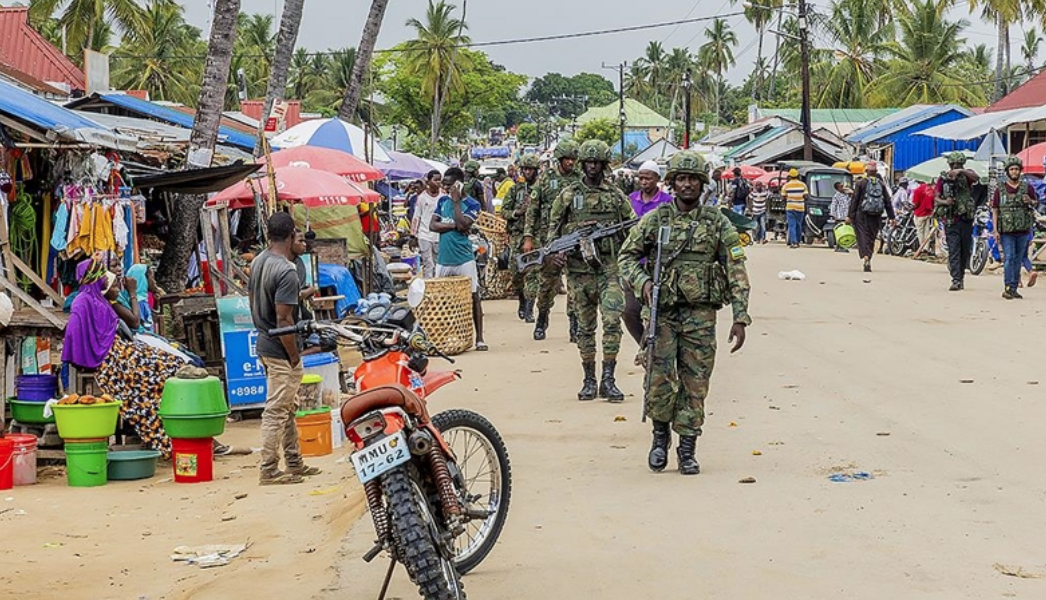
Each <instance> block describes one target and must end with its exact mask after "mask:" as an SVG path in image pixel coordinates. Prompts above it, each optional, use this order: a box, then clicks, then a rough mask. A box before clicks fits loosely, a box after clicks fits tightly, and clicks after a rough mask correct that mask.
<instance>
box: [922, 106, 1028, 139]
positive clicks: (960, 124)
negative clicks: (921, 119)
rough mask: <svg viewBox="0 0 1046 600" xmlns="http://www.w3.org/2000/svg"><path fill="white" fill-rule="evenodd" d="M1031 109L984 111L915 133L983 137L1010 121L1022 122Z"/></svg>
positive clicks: (959, 137)
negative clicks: (981, 113) (980, 113)
mask: <svg viewBox="0 0 1046 600" xmlns="http://www.w3.org/2000/svg"><path fill="white" fill-rule="evenodd" d="M1033 110H1034V109H1028V108H1014V109H1010V110H1004V111H1001V112H993V113H984V114H983V115H976V116H973V117H969V118H967V119H962V120H961V121H952V122H951V123H945V124H943V125H937V126H936V127H931V128H929V129H925V130H923V131H920V132H918V133H917V134H916V135H925V136H928V137H934V138H938V139H943V140H972V139H975V138H981V137H984V136H985V135H987V134H988V133H990V132H991V131H1002V130H1004V129H1006V127H1007V126H1008V125H1009V124H1010V123H1023V122H1024V121H1022V120H1021V118H1022V117H1023V116H1025V114H1026V113H1030V112H1032V111H1033ZM1033 116H1037V115H1033Z"/></svg>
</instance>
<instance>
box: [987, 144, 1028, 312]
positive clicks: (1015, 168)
mask: <svg viewBox="0 0 1046 600" xmlns="http://www.w3.org/2000/svg"><path fill="white" fill-rule="evenodd" d="M1023 171H1024V163H1023V162H1022V161H1021V159H1020V158H1017V157H1016V156H1011V157H1009V158H1008V159H1006V180H1005V181H1000V182H999V186H998V187H997V188H996V189H995V195H994V197H993V198H992V217H993V220H992V222H993V223H995V240H996V242H998V244H999V247H1000V248H1001V249H1002V262H1003V274H1004V276H1003V281H1004V283H1003V285H1004V288H1003V291H1002V297H1003V298H1005V299H1007V300H1013V299H1017V300H1020V299H1022V298H1024V296H1022V295H1021V294H1020V292H1018V291H1017V286H1018V285H1020V283H1021V265H1022V264H1023V263H1024V261H1025V259H1027V258H1028V242H1029V237H1028V233H1030V232H1031V230H1032V228H1034V227H1035V207H1036V206H1037V205H1038V204H1039V199H1038V196H1036V195H1035V190H1034V189H1032V187H1031V185H1030V184H1029V183H1028V181H1027V180H1026V179H1024V177H1022V176H1021V173H1022V172H1023Z"/></svg>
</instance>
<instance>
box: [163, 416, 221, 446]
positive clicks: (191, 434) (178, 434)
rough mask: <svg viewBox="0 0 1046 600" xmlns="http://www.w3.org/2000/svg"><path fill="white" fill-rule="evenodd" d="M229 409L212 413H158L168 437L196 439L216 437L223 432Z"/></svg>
mask: <svg viewBox="0 0 1046 600" xmlns="http://www.w3.org/2000/svg"><path fill="white" fill-rule="evenodd" d="M228 416H229V411H225V412H221V413H217V414H213V415H193V416H188V415H182V416H171V415H160V420H161V421H163V429H164V431H165V432H167V436H168V437H170V438H177V439H180V440H198V439H202V438H211V437H218V436H220V435H221V434H223V433H225V418H226V417H228Z"/></svg>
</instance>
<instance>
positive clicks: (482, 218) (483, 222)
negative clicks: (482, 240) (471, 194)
mask: <svg viewBox="0 0 1046 600" xmlns="http://www.w3.org/2000/svg"><path fill="white" fill-rule="evenodd" d="M476 227H479V228H480V229H481V230H483V233H484V234H485V235H486V236H487V237H488V238H489V237H491V236H498V235H507V232H508V224H507V223H506V222H505V219H502V218H501V217H499V216H497V215H495V214H493V213H488V212H481V213H479V218H477V219H476Z"/></svg>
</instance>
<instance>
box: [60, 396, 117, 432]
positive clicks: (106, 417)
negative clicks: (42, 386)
mask: <svg viewBox="0 0 1046 600" xmlns="http://www.w3.org/2000/svg"><path fill="white" fill-rule="evenodd" d="M51 408H52V410H54V415H55V423H56V424H57V425H58V435H59V437H61V438H62V439H63V440H80V439H90V438H108V437H109V436H111V435H112V434H114V433H116V419H117V418H118V417H119V416H120V403H119V402H106V403H104V404H88V405H81V404H67V405H62V404H56V405H54V406H52V407H51Z"/></svg>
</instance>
